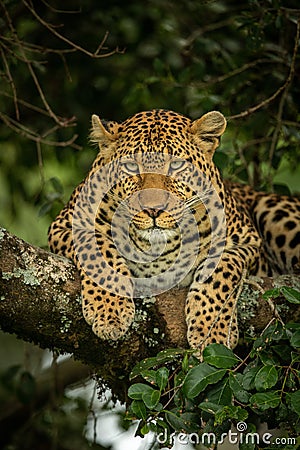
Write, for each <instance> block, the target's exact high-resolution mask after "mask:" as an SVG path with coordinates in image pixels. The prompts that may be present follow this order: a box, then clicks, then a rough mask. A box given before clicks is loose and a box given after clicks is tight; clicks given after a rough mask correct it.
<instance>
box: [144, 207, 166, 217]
mask: <svg viewBox="0 0 300 450" xmlns="http://www.w3.org/2000/svg"><path fill="white" fill-rule="evenodd" d="M143 212H145V213H146V214H148V216H149V217H151V218H152V219H156V218H157V217H158V216H160V214H161V213H162V212H163V209H153V208H148V209H143Z"/></svg>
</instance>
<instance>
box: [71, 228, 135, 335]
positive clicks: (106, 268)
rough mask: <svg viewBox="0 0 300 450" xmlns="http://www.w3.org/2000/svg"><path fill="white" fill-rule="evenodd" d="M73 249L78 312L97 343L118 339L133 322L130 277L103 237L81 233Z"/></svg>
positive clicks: (114, 250) (117, 254)
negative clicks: (77, 277)
mask: <svg viewBox="0 0 300 450" xmlns="http://www.w3.org/2000/svg"><path fill="white" fill-rule="evenodd" d="M81 239H82V241H83V242H84V245H83V246H81V245H79V246H78V248H77V260H78V262H77V264H79V270H80V273H81V298H82V311H83V316H84V318H85V320H86V321H87V322H88V323H89V324H90V325H92V329H93V332H94V333H95V334H96V335H97V336H99V337H100V338H101V339H112V340H117V339H119V338H120V337H122V336H123V335H124V334H125V333H126V331H127V330H128V328H129V327H130V325H131V323H132V322H133V319H134V314H135V305H134V302H133V283H132V276H131V273H130V271H129V269H128V268H127V266H126V263H125V261H124V258H123V257H122V256H120V255H119V253H118V252H117V250H116V248H115V246H114V244H113V243H112V242H111V241H110V240H109V239H107V236H106V237H105V238H103V236H101V235H99V234H98V233H95V235H93V234H91V235H89V233H88V232H84V237H83V236H82V237H81Z"/></svg>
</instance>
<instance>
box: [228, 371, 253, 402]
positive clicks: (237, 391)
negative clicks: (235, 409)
mask: <svg viewBox="0 0 300 450" xmlns="http://www.w3.org/2000/svg"><path fill="white" fill-rule="evenodd" d="M243 378H244V377H243V375H242V374H241V373H236V374H233V373H230V374H229V386H230V388H231V390H232V393H233V395H234V397H235V398H236V399H237V400H238V401H239V402H242V403H248V401H249V397H250V394H249V392H247V391H246V390H245V389H244V386H243Z"/></svg>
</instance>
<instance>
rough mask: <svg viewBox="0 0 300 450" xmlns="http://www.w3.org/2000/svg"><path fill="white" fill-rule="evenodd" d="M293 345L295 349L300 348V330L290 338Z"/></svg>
mask: <svg viewBox="0 0 300 450" xmlns="http://www.w3.org/2000/svg"><path fill="white" fill-rule="evenodd" d="M290 342H291V345H292V346H293V347H295V348H298V347H300V330H298V331H296V332H295V333H293V334H292V336H291V338H290Z"/></svg>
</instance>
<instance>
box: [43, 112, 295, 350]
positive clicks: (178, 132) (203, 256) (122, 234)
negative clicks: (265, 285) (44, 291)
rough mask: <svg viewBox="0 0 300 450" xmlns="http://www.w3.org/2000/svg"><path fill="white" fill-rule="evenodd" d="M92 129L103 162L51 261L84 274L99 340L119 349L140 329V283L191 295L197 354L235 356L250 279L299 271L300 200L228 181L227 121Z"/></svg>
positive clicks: (78, 199)
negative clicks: (222, 146) (241, 302)
mask: <svg viewBox="0 0 300 450" xmlns="http://www.w3.org/2000/svg"><path fill="white" fill-rule="evenodd" d="M92 123H93V128H92V132H91V139H92V141H94V142H96V143H97V144H98V145H99V148H100V151H99V154H98V155H97V157H96V159H95V161H94V163H93V166H92V168H91V170H90V172H89V174H88V176H87V177H86V179H85V180H84V182H82V183H81V184H80V185H79V186H78V187H77V188H76V189H75V190H74V192H73V194H72V196H71V198H70V201H69V203H68V204H67V205H66V207H65V208H64V209H63V210H62V211H61V213H60V214H59V215H58V216H57V218H56V219H55V221H54V222H53V223H52V225H51V227H50V230H49V245H50V248H51V250H52V251H53V252H55V253H59V254H62V255H64V256H66V257H68V258H71V259H73V260H74V262H75V263H76V265H77V267H78V269H79V270H80V273H81V279H82V305H83V314H84V317H85V319H86V320H87V322H88V323H89V324H91V325H92V327H93V331H94V332H95V333H96V334H97V335H98V336H99V337H100V338H103V339H115V340H116V339H119V338H120V337H121V336H123V335H124V334H125V333H126V331H127V330H128V328H129V326H130V325H131V323H132V321H133V319H134V314H135V307H134V297H135V296H137V295H139V296H141V293H140V292H137V291H138V289H137V287H136V284H135V282H134V280H137V279H142V281H143V283H142V290H143V289H144V295H148V294H154V295H155V294H157V293H158V292H160V291H163V290H165V289H167V288H168V287H172V286H174V285H179V286H188V287H189V291H188V295H187V298H186V322H187V329H188V331H187V333H188V334H187V337H188V341H189V344H190V345H191V347H194V348H198V349H201V348H202V347H203V346H204V345H207V344H208V343H211V342H219V343H224V344H226V345H227V346H231V347H234V346H235V345H236V343H237V340H238V327H237V319H236V304H237V299H238V293H239V288H240V287H241V285H242V283H243V280H244V279H245V277H246V276H247V275H248V274H257V275H274V274H277V273H285V272H293V271H295V270H297V269H299V242H300V229H299V222H300V221H299V218H300V202H299V200H298V199H297V198H288V197H279V196H277V195H275V194H270V195H268V194H264V193H259V192H255V191H253V190H252V189H250V188H249V187H243V186H240V185H231V184H230V183H225V182H223V181H222V179H221V176H220V173H219V171H218V169H217V168H216V166H215V165H214V163H213V161H212V158H213V154H214V151H215V149H216V148H217V146H218V144H219V140H220V137H221V135H222V134H223V133H224V131H225V128H226V120H225V118H224V116H223V115H222V114H221V113H219V112H216V111H213V112H210V113H207V114H205V115H204V116H202V117H201V118H200V119H198V120H195V121H192V120H190V119H188V118H187V117H185V116H183V115H181V114H177V113H175V112H172V111H165V110H153V111H147V112H141V113H138V114H136V115H135V116H133V117H131V118H129V119H127V120H125V121H124V122H123V123H121V124H118V123H116V122H108V123H104V122H101V121H100V119H99V118H98V117H97V116H95V115H94V116H93V118H92ZM106 168H108V169H107V170H106ZM104 169H105V170H104ZM104 179H105V180H106V179H112V180H114V181H113V182H111V183H109V182H108V186H109V189H108V191H107V193H105V195H104V196H103V199H102V203H101V204H100V207H99V208H98V209H97V210H96V214H94V210H93V203H97V202H95V198H96V197H97V192H96V191H97V187H96V186H97V183H98V185H99V184H100V185H101V183H102V184H103V183H105V182H106V181H105V180H104ZM87 183H90V188H89V189H87V188H86V185H87ZM199 192H200V194H199ZM128 198H130V199H131V201H130V202H129V201H128ZM78 205H79V206H78ZM166 205H167V206H166ZM77 210H79V213H77V212H76V211H77ZM82 211H84V213H83V212H82ZM120 211H121V212H120ZM222 213H224V214H223V216H224V217H223V216H222ZM76 214H77V215H78V217H79V219H78V223H79V228H80V232H79V234H78V236H77V237H76V239H75V238H74V216H75V215H76ZM122 218H124V221H125V222H126V220H127V223H129V226H128V227H127V226H125V225H124V223H123V219H122ZM125 219H126V220H125ZM193 220H194V222H193ZM193 223H194V225H193ZM72 226H73V230H72ZM193 226H194V228H195V233H194V235H195V236H194V235H191V236H189V238H187V239H186V240H185V241H182V232H183V231H184V230H187V229H189V227H193ZM196 231H197V233H196ZM213 235H214V238H212V236H213ZM75 240H76V241H77V245H74V244H76V243H75ZM78 241H79V244H78ZM162 242H163V244H164V247H163V251H162V252H161V253H159V252H158V253H157V255H156V257H155V258H152V259H151V258H150V259H149V261H147V262H146V263H145V262H143V263H141V262H139V260H138V259H137V258H136V257H135V255H139V254H140V253H142V254H145V255H147V252H148V253H149V249H150V248H152V249H153V248H154V249H155V248H156V247H155V246H157V248H161V247H160V246H161V245H162ZM182 242H183V247H184V252H183V254H182V256H181V253H180V252H181V251H182V245H181V244H182ZM196 244H199V245H198V247H197V245H196ZM120 249H121V251H120ZM101 255H102V259H101ZM103 257H104V259H105V261H106V263H105V262H103ZM100 261H101V262H100ZM174 261H176V271H175V270H174V269H173V266H172V264H173V263H174ZM187 266H188V267H189V269H188V271H187V270H186V268H187ZM204 269H205V270H206V272H205V273H207V271H208V273H209V275H208V276H205V275H204ZM104 270H105V272H104ZM103 274H105V275H103ZM153 280H155V282H153ZM151 283H152V284H151ZM148 291H149V292H148Z"/></svg>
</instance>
